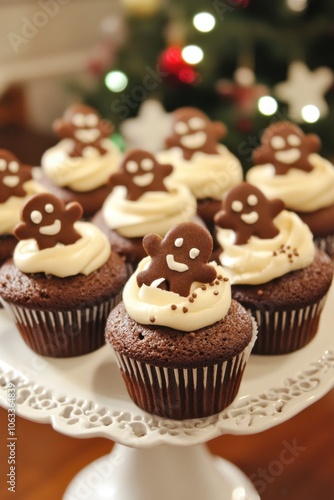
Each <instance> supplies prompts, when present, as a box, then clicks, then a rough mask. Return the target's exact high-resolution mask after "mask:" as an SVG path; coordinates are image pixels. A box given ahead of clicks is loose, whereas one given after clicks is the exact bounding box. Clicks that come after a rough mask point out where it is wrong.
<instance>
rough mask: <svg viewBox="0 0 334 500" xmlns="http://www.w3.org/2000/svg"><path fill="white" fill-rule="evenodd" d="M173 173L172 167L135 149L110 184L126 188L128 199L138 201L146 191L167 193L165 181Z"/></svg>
mask: <svg viewBox="0 0 334 500" xmlns="http://www.w3.org/2000/svg"><path fill="white" fill-rule="evenodd" d="M172 171H173V167H172V165H163V164H161V163H159V162H158V161H157V160H156V159H155V158H154V156H153V155H152V154H151V153H149V152H147V151H143V150H141V149H135V150H133V151H130V152H129V153H127V154H126V155H125V157H124V159H123V161H122V163H121V166H120V171H119V172H117V173H116V174H113V175H112V176H111V177H110V180H109V184H110V185H111V186H112V187H115V186H125V187H126V188H127V195H126V197H127V199H128V200H132V201H136V200H138V198H140V197H141V196H142V195H143V194H144V193H145V192H146V191H167V188H166V186H165V184H164V179H165V177H167V176H168V175H170V174H171V173H172Z"/></svg>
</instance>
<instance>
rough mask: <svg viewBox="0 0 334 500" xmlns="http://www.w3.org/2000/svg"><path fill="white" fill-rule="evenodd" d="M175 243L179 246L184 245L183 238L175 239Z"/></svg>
mask: <svg viewBox="0 0 334 500" xmlns="http://www.w3.org/2000/svg"><path fill="white" fill-rule="evenodd" d="M174 245H175V246H176V247H178V248H179V247H182V245H183V238H176V240H175V241H174Z"/></svg>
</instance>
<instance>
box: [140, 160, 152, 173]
mask: <svg viewBox="0 0 334 500" xmlns="http://www.w3.org/2000/svg"><path fill="white" fill-rule="evenodd" d="M140 166H141V168H142V169H143V170H145V171H148V170H153V167H154V163H153V160H151V158H145V160H143V161H142V162H141V163H140Z"/></svg>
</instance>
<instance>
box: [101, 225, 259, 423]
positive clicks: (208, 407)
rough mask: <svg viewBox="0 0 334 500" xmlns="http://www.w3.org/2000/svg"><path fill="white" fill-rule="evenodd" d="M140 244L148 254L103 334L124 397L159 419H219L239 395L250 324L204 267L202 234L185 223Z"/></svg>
mask: <svg viewBox="0 0 334 500" xmlns="http://www.w3.org/2000/svg"><path fill="white" fill-rule="evenodd" d="M143 245H144V247H145V250H146V252H147V254H148V256H147V257H146V258H144V259H143V260H142V261H141V262H140V263H139V265H138V268H137V270H136V272H135V273H134V274H133V275H132V276H131V277H130V279H129V280H128V282H127V283H126V285H125V287H124V292H123V301H122V302H121V303H120V304H118V306H116V308H115V309H114V310H113V311H112V312H111V313H110V315H109V318H108V321H107V326H106V331H105V335H106V340H107V342H108V343H109V344H110V345H111V347H112V350H113V352H114V354H115V357H116V360H117V363H118V366H119V368H120V371H121V373H122V376H123V379H124V381H125V384H126V387H127V390H128V392H129V395H130V397H131V398H132V400H133V401H134V402H135V403H136V405H138V406H139V407H140V408H142V409H143V410H145V411H147V412H149V413H153V414H156V415H159V416H162V417H167V418H172V419H188V418H199V417H206V416H209V415H212V414H215V413H218V412H220V411H222V410H223V409H224V408H226V407H227V406H228V405H229V404H230V403H231V402H232V401H233V400H234V399H235V397H236V395H237V393H238V390H239V386H240V383H241V380H242V376H243V373H244V369H245V366H246V363H247V360H248V357H249V355H250V352H251V349H252V346H253V344H254V340H255V336H256V325H255V321H254V320H253V319H252V317H251V315H250V314H249V313H248V312H247V311H246V310H245V309H244V308H243V307H242V306H241V305H240V304H238V303H237V302H236V301H235V300H232V299H231V287H230V283H229V281H228V279H227V278H226V277H225V275H224V274H223V272H222V269H221V267H220V266H218V265H216V264H215V263H210V264H208V260H209V258H210V255H211V251H212V238H211V235H210V233H209V231H208V230H207V229H205V228H204V227H202V226H199V225H197V224H194V223H192V222H185V223H181V224H179V225H177V226H175V227H174V228H172V229H171V230H170V231H168V233H167V234H166V235H165V237H164V238H163V239H162V238H161V237H160V236H158V235H157V234H150V235H146V236H145V238H144V239H143Z"/></svg>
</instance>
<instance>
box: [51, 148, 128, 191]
mask: <svg viewBox="0 0 334 500" xmlns="http://www.w3.org/2000/svg"><path fill="white" fill-rule="evenodd" d="M101 144H102V145H103V147H104V148H105V149H107V153H106V154H104V155H100V153H99V152H98V150H97V149H95V148H92V147H90V146H87V148H86V151H85V155H84V157H78V158H72V157H70V156H69V155H68V153H69V151H70V150H71V148H72V145H73V142H72V141H71V139H63V140H62V141H60V142H59V143H58V144H57V145H56V146H54V147H53V148H50V149H48V150H47V151H45V153H44V154H43V156H42V160H41V166H42V169H43V171H44V173H45V174H46V175H47V176H48V177H49V178H50V179H51V180H52V182H54V184H56V185H57V186H60V187H64V186H66V187H68V188H70V189H73V190H74V191H81V192H86V191H92V190H93V189H96V188H98V187H100V186H103V185H104V184H107V182H108V180H109V177H110V175H111V174H113V173H115V172H116V171H117V169H118V164H119V160H120V156H121V153H120V151H119V150H118V149H117V147H116V146H115V145H114V144H113V142H112V141H110V140H109V139H104V140H103V141H101Z"/></svg>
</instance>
